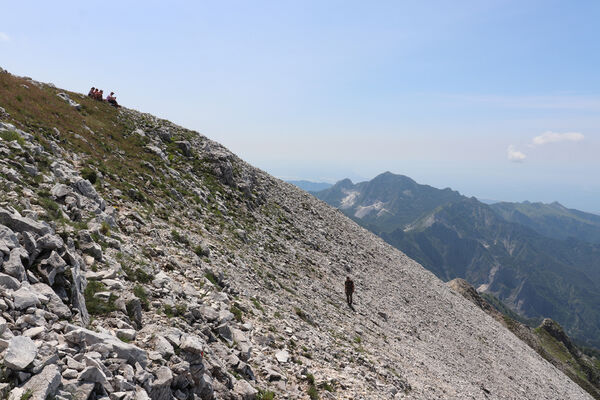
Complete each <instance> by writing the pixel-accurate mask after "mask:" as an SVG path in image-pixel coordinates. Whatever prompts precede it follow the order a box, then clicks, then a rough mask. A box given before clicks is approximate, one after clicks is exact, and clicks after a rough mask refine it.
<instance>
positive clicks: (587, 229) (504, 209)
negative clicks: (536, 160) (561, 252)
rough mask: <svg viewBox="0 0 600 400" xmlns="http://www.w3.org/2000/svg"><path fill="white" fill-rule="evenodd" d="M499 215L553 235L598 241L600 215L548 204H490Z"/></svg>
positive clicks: (556, 237)
mask: <svg viewBox="0 0 600 400" xmlns="http://www.w3.org/2000/svg"><path fill="white" fill-rule="evenodd" d="M490 207H491V208H492V209H493V210H494V211H496V212H497V213H498V214H499V215H500V216H502V218H504V219H505V220H507V221H509V222H516V223H519V224H521V225H523V226H526V227H528V228H531V229H533V230H534V231H536V232H538V233H540V234H542V235H544V236H548V237H551V238H554V239H567V238H575V239H578V240H581V241H584V242H590V243H600V216H598V215H594V214H590V213H585V212H582V211H579V210H574V209H571V208H566V207H565V206H563V205H562V204H560V203H557V202H554V203H551V204H544V203H530V202H528V201H526V202H523V203H508V202H501V203H495V204H491V205H490Z"/></svg>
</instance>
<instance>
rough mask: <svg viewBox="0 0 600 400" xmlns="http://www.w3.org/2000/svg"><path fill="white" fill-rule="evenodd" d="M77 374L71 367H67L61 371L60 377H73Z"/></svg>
mask: <svg viewBox="0 0 600 400" xmlns="http://www.w3.org/2000/svg"><path fill="white" fill-rule="evenodd" d="M78 375H79V373H78V372H77V371H76V370H74V369H71V368H67V369H65V370H64V371H63V373H62V377H63V378H65V379H75V378H77V376H78Z"/></svg>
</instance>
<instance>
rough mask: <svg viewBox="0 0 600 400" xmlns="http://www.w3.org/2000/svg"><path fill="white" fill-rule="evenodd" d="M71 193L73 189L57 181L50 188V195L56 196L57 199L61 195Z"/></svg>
mask: <svg viewBox="0 0 600 400" xmlns="http://www.w3.org/2000/svg"><path fill="white" fill-rule="evenodd" d="M71 193H73V189H71V188H70V187H69V186H67V185H64V184H62V183H57V184H56V185H54V187H53V188H52V190H50V194H52V196H54V197H56V199H57V200H60V199H62V198H63V197H66V196H68V195H69V194H71Z"/></svg>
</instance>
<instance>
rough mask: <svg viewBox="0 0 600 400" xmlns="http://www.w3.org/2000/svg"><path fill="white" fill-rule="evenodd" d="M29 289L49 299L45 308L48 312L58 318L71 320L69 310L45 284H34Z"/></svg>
mask: <svg viewBox="0 0 600 400" xmlns="http://www.w3.org/2000/svg"><path fill="white" fill-rule="evenodd" d="M31 288H32V289H33V290H34V291H35V292H36V293H39V294H42V295H44V296H46V297H47V298H48V299H49V301H48V303H47V304H46V307H48V310H49V311H50V312H52V313H54V314H56V316H57V317H58V318H63V319H66V318H71V310H70V309H69V307H68V306H67V305H65V304H64V303H63V302H62V300H61V299H60V297H58V295H57V294H56V293H55V292H54V290H52V288H51V287H50V286H48V285H46V284H45V283H36V284H35V285H31Z"/></svg>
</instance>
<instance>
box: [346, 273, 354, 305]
mask: <svg viewBox="0 0 600 400" xmlns="http://www.w3.org/2000/svg"><path fill="white" fill-rule="evenodd" d="M344 288H345V289H346V301H347V302H348V305H349V306H350V307H352V293H354V281H353V280H352V279H350V277H349V276H347V277H346V282H344Z"/></svg>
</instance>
